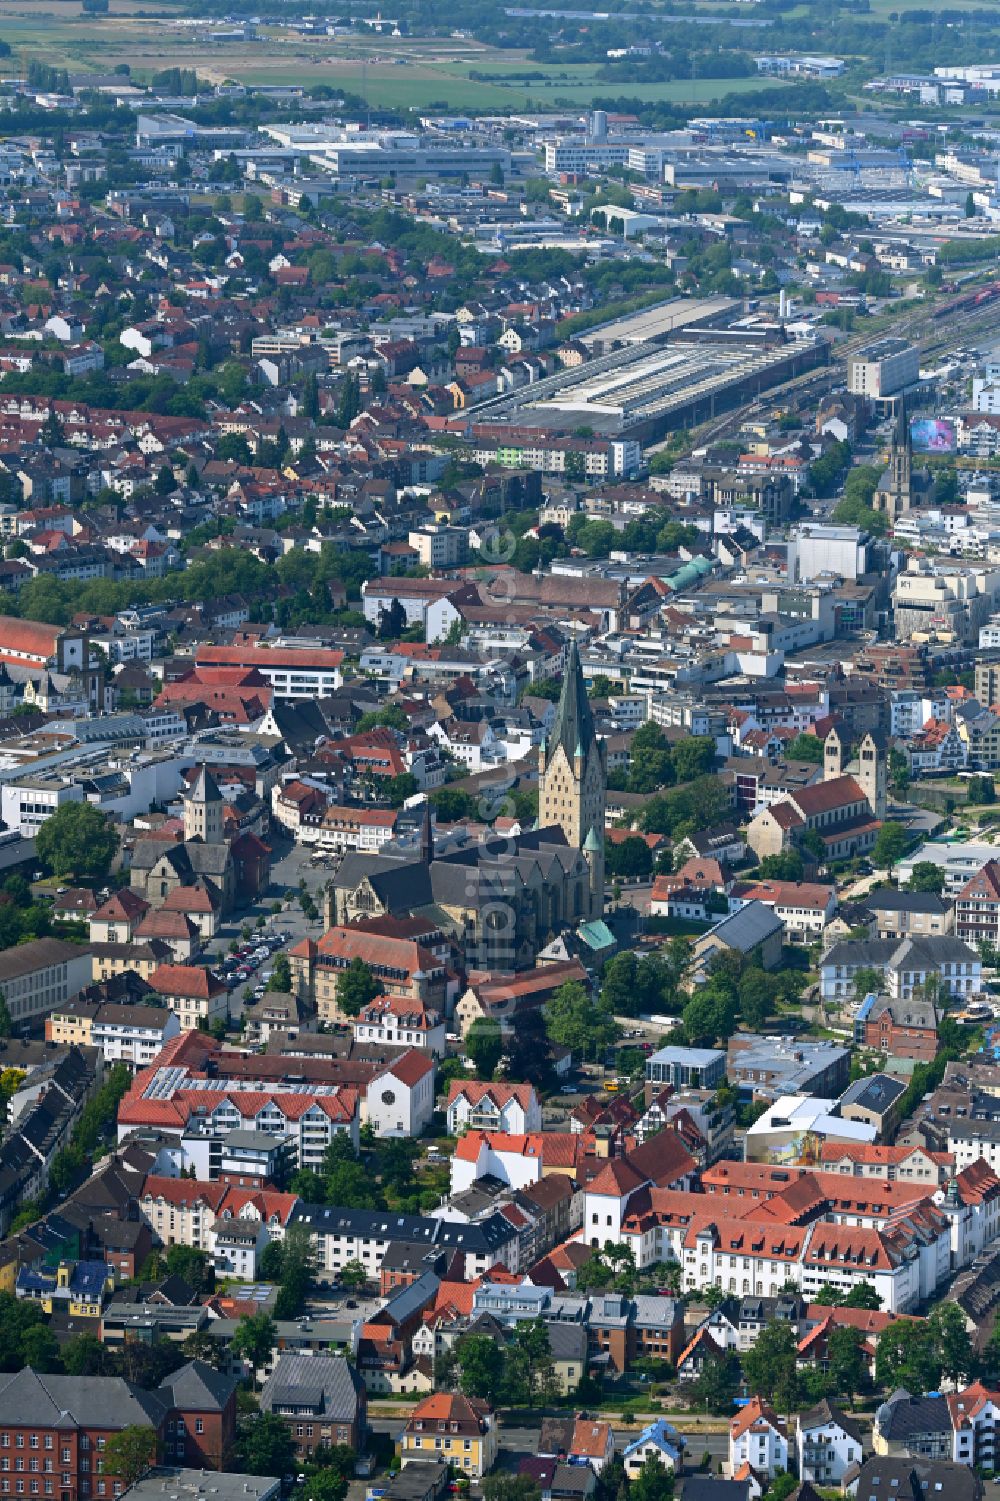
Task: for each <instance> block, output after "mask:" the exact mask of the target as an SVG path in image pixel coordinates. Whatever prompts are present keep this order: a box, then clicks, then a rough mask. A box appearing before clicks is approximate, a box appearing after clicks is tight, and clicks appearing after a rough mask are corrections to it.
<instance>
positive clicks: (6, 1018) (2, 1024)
mask: <svg viewBox="0 0 1000 1501" xmlns="http://www.w3.org/2000/svg"><path fill="white" fill-rule="evenodd" d="M13 1032H14V1023H13V1022H12V1020H11V1016H10V1007H9V1006H8V1005H7V996H6V994H5V993H4V991H2V990H0V1037H10V1036H12V1035H13Z"/></svg>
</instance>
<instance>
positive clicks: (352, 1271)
mask: <svg viewBox="0 0 1000 1501" xmlns="http://www.w3.org/2000/svg"><path fill="white" fill-rule="evenodd" d="M340 1280H341V1283H342V1284H343V1286H344V1287H346V1288H347V1291H348V1292H359V1291H360V1289H361V1288H363V1287H364V1285H365V1283H366V1282H367V1281H368V1273H367V1272H366V1271H365V1269H364V1267H363V1266H362V1264H361V1262H360V1261H346V1262H345V1263H344V1265H343V1266H342V1267H341V1270H340Z"/></svg>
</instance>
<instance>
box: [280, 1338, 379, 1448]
mask: <svg viewBox="0 0 1000 1501" xmlns="http://www.w3.org/2000/svg"><path fill="white" fill-rule="evenodd" d="M260 1410H261V1412H267V1413H274V1414H275V1415H276V1416H277V1417H279V1418H281V1419H282V1420H283V1422H284V1423H285V1424H286V1425H287V1427H288V1429H289V1431H290V1434H291V1437H292V1441H293V1443H294V1445H295V1453H296V1457H297V1458H298V1459H299V1460H300V1461H303V1460H307V1459H309V1458H310V1456H311V1455H312V1452H313V1450H314V1449H316V1448H318V1447H319V1446H320V1445H325V1446H329V1447H331V1448H332V1447H334V1446H335V1445H337V1444H346V1445H347V1446H348V1447H349V1448H351V1449H353V1450H354V1451H355V1452H356V1453H361V1452H363V1450H364V1444H365V1435H366V1429H367V1410H368V1405H367V1395H366V1392H365V1384H364V1382H363V1381H362V1380H361V1378H360V1377H359V1376H358V1374H357V1372H356V1371H355V1369H354V1367H353V1366H352V1365H351V1364H350V1363H349V1362H348V1361H347V1360H345V1359H344V1358H343V1357H342V1356H339V1355H297V1354H288V1353H284V1354H282V1355H280V1356H279V1357H278V1361H277V1364H276V1365H275V1367H274V1369H273V1370H272V1371H271V1374H270V1375H269V1376H268V1378H267V1380H266V1381H265V1383H264V1387H263V1389H262V1391H261V1394H260Z"/></svg>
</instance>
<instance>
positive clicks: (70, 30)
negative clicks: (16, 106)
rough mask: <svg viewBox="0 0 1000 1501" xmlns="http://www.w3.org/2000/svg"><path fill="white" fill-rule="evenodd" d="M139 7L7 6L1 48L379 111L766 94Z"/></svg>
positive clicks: (721, 82)
mask: <svg viewBox="0 0 1000 1501" xmlns="http://www.w3.org/2000/svg"><path fill="white" fill-rule="evenodd" d="M43 3H44V0H43ZM140 6H141V0H114V4H113V10H112V14H111V15H110V16H107V17H102V18H94V17H90V16H84V15H82V14H81V11H80V6H79V3H78V0H67V3H66V4H64V5H59V6H58V7H53V8H52V9H51V10H48V9H47V10H45V11H40V10H39V9H38V8H37V7H36V6H33V5H31V4H30V3H28V0H0V38H2V39H3V40H4V41H6V42H8V43H9V44H10V46H11V47H12V49H13V51H14V59H13V65H11V64H10V63H8V65H7V70H8V71H11V72H13V71H14V70H15V69H20V68H23V67H24V66H25V65H26V64H27V63H28V62H29V61H30V60H31V59H32V58H38V59H40V60H42V61H44V62H47V63H50V64H51V65H53V66H54V67H67V68H70V69H72V70H76V71H84V70H86V69H94V70H101V71H108V70H110V69H112V68H114V67H115V65H116V64H119V63H128V65H129V66H130V68H131V70H132V73H133V74H134V75H135V77H136V78H137V79H139V80H142V79H145V78H148V77H149V76H150V75H152V74H153V73H155V72H158V71H159V70H160V69H162V68H168V67H180V68H197V71H198V72H199V73H200V74H201V75H202V76H203V77H207V78H209V79H210V80H211V81H213V82H221V81H222V80H223V79H227V78H232V79H236V80H238V81H240V82H245V83H257V84H305V85H306V86H308V85H311V84H319V83H325V84H329V85H331V86H332V87H334V88H342V89H345V90H346V91H348V92H350V93H355V94H364V96H365V97H367V98H368V100H369V102H370V103H371V105H372V106H373V107H374V108H376V109H377V108H380V107H385V108H398V109H429V108H432V107H440V108H444V109H447V110H451V111H471V110H477V111H483V110H495V111H497V112H498V113H505V112H509V111H514V110H523V109H553V108H560V107H564V106H577V107H580V108H583V107H586V106H587V105H589V104H590V103H591V101H592V100H593V98H594V97H595V95H602V96H614V95H619V94H624V93H627V94H629V95H630V96H634V97H637V98H640V99H643V100H646V101H648V102H650V103H656V102H669V103H683V104H704V105H705V106H708V105H710V104H711V103H712V102H713V101H714V100H716V99H720V98H722V97H723V95H725V94H727V93H741V92H744V91H746V90H748V89H754V88H757V87H759V79H757V78H746V77H741V78H729V79H726V78H711V79H698V78H695V79H677V80H672V81H671V82H668V83H649V84H635V85H623V84H621V83H607V82H603V81H601V80H599V79H598V78H597V77H596V73H597V65H596V64H566V65H561V64H559V63H552V64H548V65H545V64H540V63H536V62H533V61H532V60H531V59H530V58H529V57H528V56H527V55H526V54H524V53H518V52H511V51H507V50H500V49H494V48H491V47H486V46H483V45H481V44H479V43H477V42H475V41H472V40H468V39H464V38H458V39H455V38H445V37H441V38H437V37H386V36H376V35H372V36H371V37H364V36H351V37H343V38H342V37H336V38H334V37H321V38H319V37H318V38H315V39H313V38H302V37H299V36H297V35H295V34H294V33H293V32H291V31H289V30H288V29H287V28H282V27H270V28H266V29H263V30H262V33H261V37H260V39H259V40H257V41H249V42H248V41H224V42H211V41H209V40H208V37H207V34H206V33H207V32H208V30H209V29H210V28H209V27H202V26H189V25H183V24H178V20H179V18H180V17H181V16H182V15H183V9H182V8H181V7H180V6H177V7H175V8H174V9H175V15H176V17H177V18H178V19H176V20H175V19H172V18H171V17H170V15H169V8H168V7H165V8H164V9H165V11H167V12H168V13H167V14H165V15H164V16H162V17H150V16H148V15H145V16H143V15H141V14H138V13H137V12H139V10H140ZM214 24H215V25H218V24H219V23H214ZM474 72H480V73H486V74H490V75H494V76H491V77H490V78H489V79H487V80H480V79H477V78H474V77H472V76H471V75H472V74H473V73H474ZM526 74H527V75H532V76H530V77H525V76H524V75H526ZM534 75H541V76H534ZM771 82H772V83H773V80H772V81H771ZM789 86H790V87H791V85H789Z"/></svg>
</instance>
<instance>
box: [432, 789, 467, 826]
mask: <svg viewBox="0 0 1000 1501" xmlns="http://www.w3.org/2000/svg"><path fill="white" fill-rule="evenodd" d="M428 802H430V804H431V806H432V807H433V808H434V810H435V812H436V813H437V816H438V819H439V820H440V822H441V823H458V821H459V819H462V818H473V817H474V816H475V813H476V804H475V799H474V798H472V797H470V796H469V794H468V793H467V792H463V791H462V790H461V788H460V787H438V789H437V790H436V791H435V792H432V793H431V795H430V797H429V798H428Z"/></svg>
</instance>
